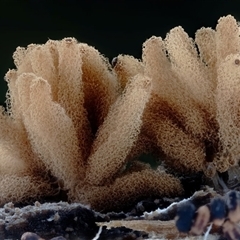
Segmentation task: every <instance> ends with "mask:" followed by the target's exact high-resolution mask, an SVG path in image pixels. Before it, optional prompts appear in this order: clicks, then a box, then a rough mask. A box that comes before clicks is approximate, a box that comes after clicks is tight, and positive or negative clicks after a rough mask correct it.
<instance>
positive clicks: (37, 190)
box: [0, 174, 58, 205]
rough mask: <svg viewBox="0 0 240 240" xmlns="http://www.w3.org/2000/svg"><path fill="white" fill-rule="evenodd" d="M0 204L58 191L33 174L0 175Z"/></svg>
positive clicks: (39, 196)
mask: <svg viewBox="0 0 240 240" xmlns="http://www.w3.org/2000/svg"><path fill="white" fill-rule="evenodd" d="M0 192H1V194H0V205H3V204H5V203H7V202H14V203H16V202H17V203H19V202H24V201H26V200H29V199H39V198H41V197H44V196H52V195H54V194H56V193H57V192H58V189H54V188H52V187H51V185H50V184H49V183H48V182H46V181H44V179H41V178H37V177H33V176H17V175H14V174H12V175H2V176H1V177H0Z"/></svg>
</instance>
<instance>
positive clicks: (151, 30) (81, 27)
mask: <svg viewBox="0 0 240 240" xmlns="http://www.w3.org/2000/svg"><path fill="white" fill-rule="evenodd" d="M227 14H232V15H233V16H234V17H235V18H236V19H237V20H239V21H240V0H212V1H211V0H195V1H194V0H158V1H157V0H146V1H143V0H128V1H123V0H122V1H121V0H112V1H99V0H95V1H93V0H0V41H1V42H0V104H3V103H4V101H5V92H6V89H7V87H6V83H5V81H4V75H5V73H6V72H7V70H8V69H9V68H14V64H13V60H12V53H13V52H14V50H15V49H16V47H17V46H27V45H28V44H30V43H45V42H46V41H47V40H48V39H54V40H55V39H62V38H64V37H75V38H77V40H78V41H81V42H86V43H88V44H89V45H92V46H95V47H96V48H97V49H98V50H99V51H100V52H101V53H103V54H104V55H105V56H106V57H108V58H109V59H110V60H111V59H112V58H113V57H115V56H117V55H118V54H120V53H124V54H131V55H133V56H135V57H137V58H140V57H141V48H142V43H143V42H144V41H145V40H146V39H147V38H149V37H151V36H152V35H156V36H161V37H163V38H164V37H165V35H166V33H167V32H168V31H169V30H170V29H171V28H173V27H175V26H178V25H181V26H183V28H184V29H185V31H186V32H187V33H188V34H189V35H190V36H191V37H194V33H195V31H196V30H197V29H199V28H200V27H202V26H205V27H213V28H215V26H216V23H217V20H218V19H219V17H221V16H225V15H227Z"/></svg>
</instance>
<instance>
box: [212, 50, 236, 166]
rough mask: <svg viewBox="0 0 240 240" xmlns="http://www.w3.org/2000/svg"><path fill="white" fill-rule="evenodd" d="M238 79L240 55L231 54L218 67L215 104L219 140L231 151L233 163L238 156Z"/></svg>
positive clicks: (225, 148)
mask: <svg viewBox="0 0 240 240" xmlns="http://www.w3.org/2000/svg"><path fill="white" fill-rule="evenodd" d="M239 79H240V55H239V54H231V55H229V56H228V57H227V58H226V60H225V61H223V63H222V64H221V65H220V66H219V68H218V86H217V91H216V93H217V94H216V104H217V121H218V123H219V126H220V129H219V134H220V140H221V142H222V144H223V147H224V151H225V152H229V153H231V155H232V161H234V162H235V163H237V162H238V161H239V157H240V148H239V140H240V138H239V135H240V124H239V122H240V111H239V107H240V100H239V94H240V92H239Z"/></svg>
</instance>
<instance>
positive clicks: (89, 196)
mask: <svg viewBox="0 0 240 240" xmlns="http://www.w3.org/2000/svg"><path fill="white" fill-rule="evenodd" d="M182 192H183V189H182V186H181V183H180V181H179V180H178V179H176V178H174V177H173V176H171V175H169V174H165V173H161V174H160V173H158V172H156V171H154V170H151V169H145V170H142V171H138V172H133V173H131V174H127V175H125V176H122V177H119V178H117V179H116V180H115V181H114V182H113V183H112V184H111V185H106V186H101V187H93V186H85V187H84V188H83V189H81V188H80V189H79V190H78V194H79V198H80V199H82V198H84V199H85V200H84V201H85V203H86V204H90V206H91V207H92V208H93V209H95V210H98V211H102V210H105V211H110V210H113V209H114V210H116V209H117V210H118V209H119V210H121V208H122V207H123V206H125V207H126V206H129V205H131V204H133V203H134V202H136V201H137V200H139V199H142V198H144V197H151V196H169V197H170V196H176V195H177V194H181V193H182Z"/></svg>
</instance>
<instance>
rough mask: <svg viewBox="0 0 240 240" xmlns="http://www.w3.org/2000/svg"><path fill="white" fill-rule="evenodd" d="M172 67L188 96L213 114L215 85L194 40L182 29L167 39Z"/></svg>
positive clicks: (173, 31)
mask: <svg viewBox="0 0 240 240" xmlns="http://www.w3.org/2000/svg"><path fill="white" fill-rule="evenodd" d="M165 43H166V49H167V51H168V56H169V58H170V61H171V67H172V70H173V71H174V73H175V74H176V75H177V76H178V79H179V81H180V82H181V83H182V84H183V86H184V87H185V89H186V91H187V92H188V94H189V95H190V96H191V97H192V98H193V99H195V101H196V102H198V103H199V104H200V105H201V106H202V108H204V109H206V110H207V111H208V112H210V113H211V112H213V107H214V105H213V103H214V99H213V97H211V96H213V94H212V93H213V89H214V85H213V83H212V81H210V80H209V77H210V76H209V74H208V71H207V67H206V66H205V64H204V63H203V62H201V61H200V59H199V56H198V53H197V49H196V46H195V43H194V41H193V39H191V38H190V37H189V36H188V35H187V33H186V32H184V30H183V28H182V27H176V28H173V29H172V30H171V31H170V32H169V33H168V35H167V37H166V39H165Z"/></svg>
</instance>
